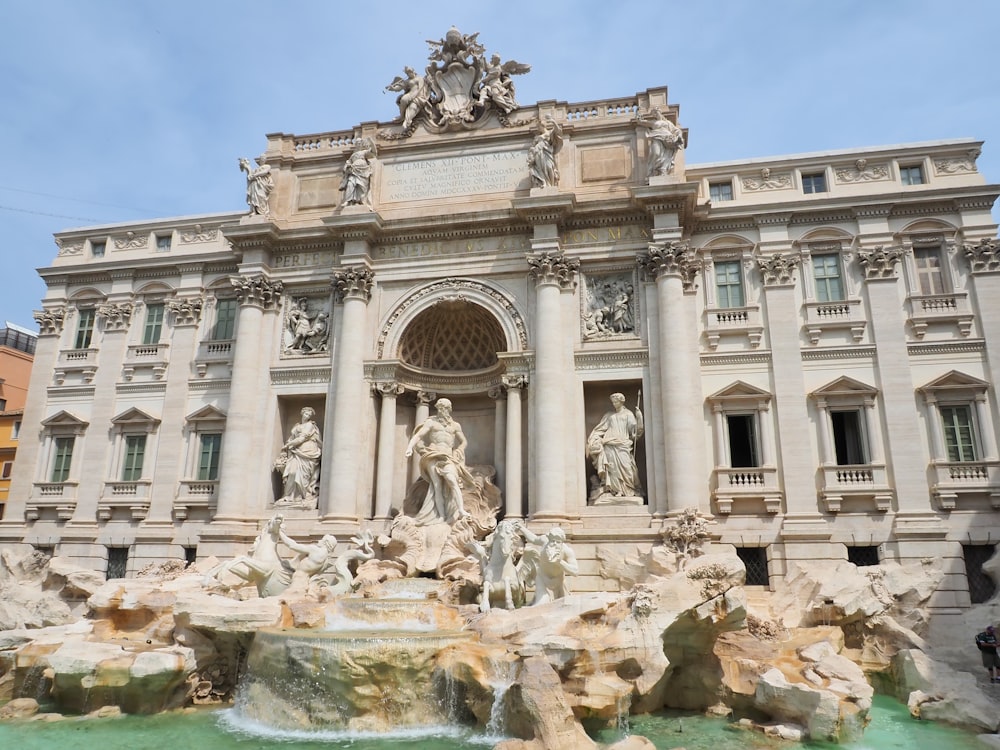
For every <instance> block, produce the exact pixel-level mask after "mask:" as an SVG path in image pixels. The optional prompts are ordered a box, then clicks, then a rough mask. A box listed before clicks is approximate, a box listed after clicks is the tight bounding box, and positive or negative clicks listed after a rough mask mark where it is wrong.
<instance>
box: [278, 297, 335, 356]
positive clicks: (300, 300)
mask: <svg viewBox="0 0 1000 750" xmlns="http://www.w3.org/2000/svg"><path fill="white" fill-rule="evenodd" d="M283 319H284V328H283V331H282V338H281V351H282V354H298V355H312V354H322V353H324V352H328V351H329V350H330V310H329V304H328V302H327V300H326V298H323V299H314V298H310V297H291V296H288V295H286V297H285V313H284V316H283Z"/></svg>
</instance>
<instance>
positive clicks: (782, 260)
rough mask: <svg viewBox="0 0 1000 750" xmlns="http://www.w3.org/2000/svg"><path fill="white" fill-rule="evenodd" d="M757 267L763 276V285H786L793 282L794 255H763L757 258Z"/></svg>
mask: <svg viewBox="0 0 1000 750" xmlns="http://www.w3.org/2000/svg"><path fill="white" fill-rule="evenodd" d="M757 268H759V269H760V275H761V276H763V277H764V286H787V285H788V284H794V283H795V256H794V255H782V254H781V253H775V254H774V255H763V256H761V257H759V258H757Z"/></svg>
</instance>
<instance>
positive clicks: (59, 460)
mask: <svg viewBox="0 0 1000 750" xmlns="http://www.w3.org/2000/svg"><path fill="white" fill-rule="evenodd" d="M74 442H76V438H75V437H57V438H56V439H55V454H54V455H53V456H52V477H51V481H53V482H65V481H67V480H68V479H69V468H70V464H71V463H72V462H73V443H74Z"/></svg>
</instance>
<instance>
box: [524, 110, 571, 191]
mask: <svg viewBox="0 0 1000 750" xmlns="http://www.w3.org/2000/svg"><path fill="white" fill-rule="evenodd" d="M562 142H563V137H562V127H561V126H560V125H559V124H558V123H557V122H556V121H555V120H554V119H552V116H551V115H547V116H546V117H545V119H544V120H543V121H542V124H541V130H539V132H538V133H537V134H536V135H535V138H534V140H533V141H532V142H531V147H530V148H529V149H528V171H529V172H530V173H531V186H532V187H536V188H544V187H555V186H556V185H558V184H559V167H558V165H557V164H556V154H558V153H559V149H560V148H562Z"/></svg>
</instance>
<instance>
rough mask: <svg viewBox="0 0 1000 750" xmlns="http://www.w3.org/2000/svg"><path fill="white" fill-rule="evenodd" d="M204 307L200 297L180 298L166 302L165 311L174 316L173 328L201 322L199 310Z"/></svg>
mask: <svg viewBox="0 0 1000 750" xmlns="http://www.w3.org/2000/svg"><path fill="white" fill-rule="evenodd" d="M204 306H205V300H204V298H202V297H180V298H178V299H172V300H167V310H169V311H170V312H171V314H173V316H174V325H175V326H193V325H197V324H198V321H200V320H201V310H202V308H203V307H204Z"/></svg>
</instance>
